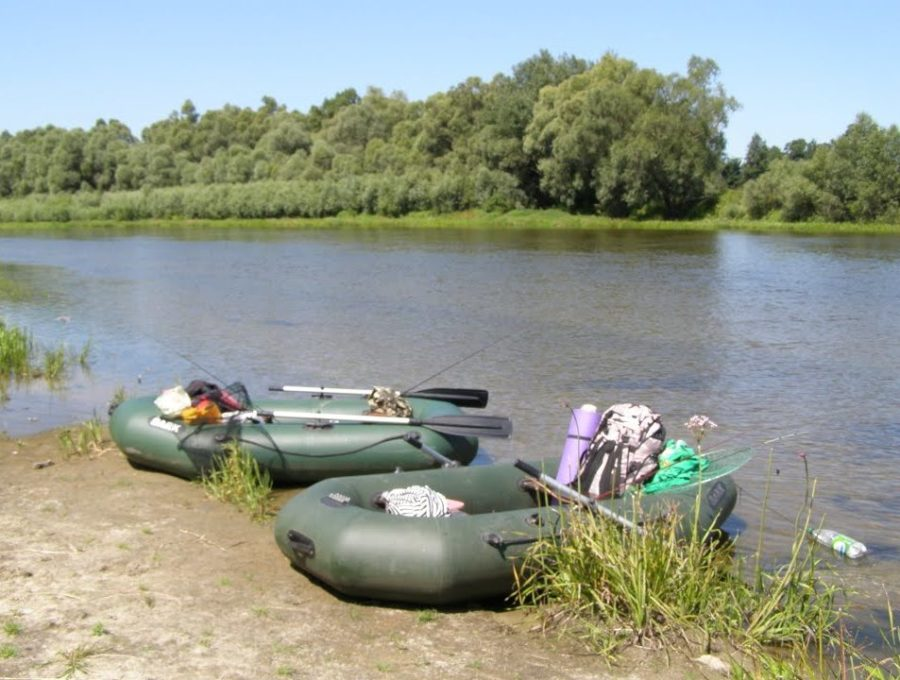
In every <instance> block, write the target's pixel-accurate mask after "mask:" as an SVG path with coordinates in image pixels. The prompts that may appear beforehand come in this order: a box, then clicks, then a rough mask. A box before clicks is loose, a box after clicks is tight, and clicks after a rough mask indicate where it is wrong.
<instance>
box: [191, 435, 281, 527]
mask: <svg viewBox="0 0 900 680" xmlns="http://www.w3.org/2000/svg"><path fill="white" fill-rule="evenodd" d="M200 483H201V484H202V485H203V488H204V490H205V491H206V493H207V494H208V495H210V496H211V497H212V498H215V499H217V500H220V501H223V502H225V503H231V504H232V505H235V506H237V508H238V509H240V510H241V511H243V512H246V513H247V514H248V515H250V518H251V519H253V520H254V521H256V522H262V521H264V520H266V519H268V518H269V517H271V515H272V514H273V501H272V479H271V477H270V476H269V473H268V472H266V471H264V470H260V467H259V464H258V463H257V462H256V460H255V459H254V458H253V457H252V456H251V455H250V454H248V453H247V452H246V451H245V450H244V449H242V448H241V447H240V445H238V444H236V443H235V442H230V443H228V444H227V445H226V446H225V449H224V451H223V453H222V454H221V455H219V456H217V457H216V466H215V467H214V468H213V469H212V470H211V471H209V472H208V473H207V474H206V475H204V476H203V478H202V479H201V480H200Z"/></svg>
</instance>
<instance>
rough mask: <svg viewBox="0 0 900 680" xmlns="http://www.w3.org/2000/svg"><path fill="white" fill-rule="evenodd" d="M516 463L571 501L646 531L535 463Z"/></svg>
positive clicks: (640, 531) (629, 526)
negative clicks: (539, 467)
mask: <svg viewBox="0 0 900 680" xmlns="http://www.w3.org/2000/svg"><path fill="white" fill-rule="evenodd" d="M514 465H515V466H516V467H517V468H519V469H520V470H521V471H522V472H524V473H525V474H528V475H531V476H532V477H534V478H535V479H538V480H540V482H541V483H542V484H544V485H545V486H547V487H549V488H550V489H552V490H553V492H554V493H556V494H557V495H559V496H561V497H563V498H566V499H568V500H570V501H573V502H575V503H578V504H579V505H581V506H584V507H585V508H587V509H588V510H593V511H595V512H599V513H600V514H602V515H606V516H607V517H609V518H610V519H612V520H614V521H616V522H618V523H619V524H621V525H622V526H623V527H625V528H626V529H630V530H631V531H636V532H637V533H639V534H643V533H644V528H643V527H641V526H638V525H637V524H635V523H634V522H632V521H631V520H630V519H628V518H627V517H623V516H622V515H619V514H617V513H615V512H613V511H612V510H610V509H609V508H607V507H606V506H605V505H601V504H600V503H597V502H596V501H595V500H594V499H593V498H590V497H589V496H585V495H584V494H582V493H579V492H578V491H576V490H575V489H573V488H572V487H570V486H566V485H565V484H563V483H562V482H560V481H559V480H557V479H556V478H554V477H551V476H550V475H547V474H544V473H543V472H541V471H540V470H538V469H537V468H536V467H534V466H533V465H530V464H529V463H526V462H525V461H523V460H516V462H515V463H514Z"/></svg>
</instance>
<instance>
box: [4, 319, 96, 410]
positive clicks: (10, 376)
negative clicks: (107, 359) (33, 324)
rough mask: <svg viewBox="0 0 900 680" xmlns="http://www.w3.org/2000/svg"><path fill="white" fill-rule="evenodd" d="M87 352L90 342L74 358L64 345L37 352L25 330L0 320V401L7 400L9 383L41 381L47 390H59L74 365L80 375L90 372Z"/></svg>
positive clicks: (39, 349) (29, 334)
mask: <svg viewBox="0 0 900 680" xmlns="http://www.w3.org/2000/svg"><path fill="white" fill-rule="evenodd" d="M90 351H91V343H90V341H88V342H86V343H85V345H84V347H83V348H82V350H81V351H80V352H79V353H77V354H73V353H71V352H69V351H68V350H67V349H66V348H65V346H64V345H60V346H59V347H56V348H51V349H42V348H39V347H38V346H37V344H36V343H35V342H34V340H33V338H32V336H31V333H29V332H28V331H27V330H25V329H22V328H16V327H14V326H7V325H6V323H4V321H3V320H2V319H0V401H5V400H6V399H8V398H9V384H10V382H22V381H27V380H37V379H40V378H43V379H44V380H46V381H47V384H48V385H49V386H50V387H52V388H58V387H60V386H61V385H62V383H63V382H64V381H65V379H66V376H67V373H68V370H69V368H70V366H71V365H72V364H73V362H77V363H78V365H79V366H80V367H81V369H82V370H83V371H87V370H88V369H89V368H90V362H89V357H90Z"/></svg>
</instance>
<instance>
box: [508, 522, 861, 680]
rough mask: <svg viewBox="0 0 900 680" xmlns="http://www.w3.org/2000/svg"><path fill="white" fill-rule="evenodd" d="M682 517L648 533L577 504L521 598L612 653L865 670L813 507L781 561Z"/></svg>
mask: <svg viewBox="0 0 900 680" xmlns="http://www.w3.org/2000/svg"><path fill="white" fill-rule="evenodd" d="M697 507H698V508H699V505H698V506H697ZM680 520H681V518H678V517H668V518H666V519H665V520H662V521H659V522H656V523H653V524H648V525H646V526H645V531H644V532H643V533H640V534H639V533H637V532H629V531H625V530H622V529H621V527H619V526H618V525H617V524H614V523H612V522H609V521H607V520H605V519H604V518H603V517H601V516H599V515H596V514H592V513H588V512H584V511H577V512H571V513H568V514H567V515H565V516H564V520H563V525H562V528H561V530H560V531H559V532H558V533H555V534H552V535H547V536H546V537H545V538H544V539H543V540H541V541H539V542H538V543H536V544H535V545H534V546H532V547H531V549H530V550H529V552H528V553H527V555H526V557H525V559H524V561H523V563H522V564H521V565H520V567H519V568H518V569H517V573H516V592H515V596H516V598H517V599H518V601H519V603H520V604H521V605H523V606H525V607H527V608H530V609H532V610H533V611H535V612H536V613H537V615H538V617H539V619H540V621H541V623H542V625H543V627H544V628H545V630H548V631H549V630H555V631H557V632H559V633H561V634H564V635H574V636H576V637H578V638H580V639H582V640H584V641H585V642H586V643H587V644H588V645H589V646H590V648H591V649H592V650H593V651H595V652H597V653H600V654H602V655H603V656H605V657H606V658H608V659H610V660H612V659H614V658H615V657H616V656H618V655H619V654H620V653H621V652H622V651H623V649H624V648H626V647H628V646H630V645H641V646H645V647H646V646H648V645H649V646H655V647H657V648H660V649H666V650H667V651H676V652H684V653H687V654H689V655H691V656H696V655H697V654H703V653H711V652H716V653H718V654H720V655H722V656H725V657H726V658H727V659H728V661H729V663H730V664H731V669H732V675H733V676H735V677H828V676H829V675H833V674H834V673H835V672H836V671H835V665H836V661H835V660H836V659H837V658H839V657H845V658H853V659H856V660H857V662H856V663H857V665H858V666H859V667H860V668H862V667H863V662H862V661H861V657H860V655H859V652H858V650H857V649H855V648H854V647H853V645H852V644H851V643H850V642H848V641H847V639H846V635H845V629H844V625H843V624H844V622H845V621H846V615H845V613H844V612H843V610H842V609H841V608H840V606H839V604H838V602H839V597H838V596H839V594H840V593H841V592H842V591H841V590H840V588H839V587H838V586H836V585H833V584H828V583H826V582H825V581H824V580H823V579H822V578H820V576H819V568H820V566H821V565H820V561H819V560H818V559H817V558H816V546H815V545H814V544H810V543H809V541H807V539H806V532H805V529H806V528H808V526H809V513H808V512H807V513H806V517H805V519H804V520H803V521H802V522H800V523H799V526H798V527H797V532H796V538H795V540H794V543H793V546H792V550H791V557H790V559H789V560H788V561H787V563H786V564H784V565H782V566H780V567H778V568H776V569H772V570H766V569H765V568H764V567H763V566H762V565H761V562H759V561H756V560H753V559H752V558H750V559H746V558H738V557H736V556H735V552H734V550H733V544H731V543H730V542H729V541H724V540H717V539H721V535H720V536H716V535H700V534H699V533H698V532H697V531H696V529H695V530H694V532H693V534H692V535H691V536H689V537H687V538H684V537H683V535H680V534H679V532H678V531H677V528H678V526H679V523H680ZM694 526H695V527H696V526H697V522H696V518H695V522H694Z"/></svg>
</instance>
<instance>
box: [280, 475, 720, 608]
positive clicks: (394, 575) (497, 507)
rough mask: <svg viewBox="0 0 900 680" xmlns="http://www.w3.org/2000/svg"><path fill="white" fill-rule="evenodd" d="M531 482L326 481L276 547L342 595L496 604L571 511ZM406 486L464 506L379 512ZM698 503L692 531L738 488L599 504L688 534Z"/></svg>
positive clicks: (299, 500) (297, 502) (693, 489)
mask: <svg viewBox="0 0 900 680" xmlns="http://www.w3.org/2000/svg"><path fill="white" fill-rule="evenodd" d="M557 463H558V459H555V458H554V459H546V460H543V461H537V462H535V463H533V467H536V468H538V470H542V471H547V470H551V469H552V470H556V467H557ZM524 465H526V467H527V466H528V465H529V464H524ZM531 478H533V475H529V474H525V473H524V472H522V470H521V469H520V468H518V467H516V466H515V465H514V464H511V463H497V464H494V465H476V466H470V467H466V468H455V469H444V470H423V471H417V472H400V473H396V474H378V475H367V476H353V477H344V478H341V479H328V480H325V481H322V482H319V483H317V484H314V485H313V486H311V487H309V488H308V489H306V490H305V491H303V492H301V493H299V494H298V495H296V496H295V497H294V498H292V499H291V500H290V501H288V502H287V503H286V504H285V506H284V507H283V508H282V509H281V511H280V512H279V514H278V517H277V518H276V522H275V540H276V541H277V543H278V545H279V547H280V548H281V550H282V552H283V553H284V554H285V555H286V556H287V557H288V558H289V559H290V561H291V563H292V564H293V565H294V566H295V567H297V568H298V569H299V570H301V571H303V572H305V573H307V574H309V575H310V576H313V577H315V578H316V579H319V580H320V581H322V582H324V583H326V584H327V585H329V586H330V587H332V588H333V589H334V590H336V591H338V592H340V593H343V594H345V595H350V596H354V597H362V598H371V599H376V600H387V601H397V602H411V603H416V604H427V605H447V604H453V603H460V602H469V601H478V600H484V599H488V598H497V597H503V596H507V595H509V594H510V593H511V591H512V587H513V578H514V576H513V569H514V566H515V564H516V563H517V562H518V561H520V560H521V558H522V556H523V555H524V552H525V551H526V550H527V548H528V546H529V545H530V544H532V543H534V541H535V540H537V539H538V538H539V537H540V536H542V535H545V534H547V533H548V532H551V533H552V532H557V531H559V527H560V524H561V522H564V519H565V516H566V513H568V512H571V508H572V507H576V506H572V505H548V503H547V497H546V496H545V495H544V494H541V493H537V492H536V491H535V490H534V487H533V485H530V484H526V483H525V482H526V480H529V479H531ZM412 486H427V487H429V488H430V489H432V490H434V491H437V492H439V493H440V494H442V495H443V496H445V497H446V498H448V499H455V500H458V501H462V502H463V503H464V506H463V512H461V513H451V514H450V515H449V516H442V517H433V516H432V517H409V516H398V515H396V514H389V513H387V512H385V511H384V509H382V507H381V505H382V504H383V498H384V496H383V494H384V493H385V492H386V491H391V490H394V489H398V488H400V489H403V488H409V487H412ZM698 499H699V503H700V505H699V514H698V515H697V517H698V528H699V530H700V532H705V531H707V530H711V529H714V528H717V527H719V526H720V525H721V524H722V522H724V521H725V519H726V518H727V517H728V516H729V515H730V514H731V511H732V510H733V508H734V505H735V501H736V499H737V490H736V486H735V484H734V482H733V481H732V479H731V477H729V476H727V475H725V476H721V477H718V478H715V479H713V478H710V479H709V480H708V481H703V482H702V483H700V482H695V483H689V484H686V485H683V486H680V487H675V488H673V489H670V490H667V491H664V492H659V493H656V494H644V493H641V494H639V495H636V496H635V495H633V494H631V493H626V494H625V495H624V496H623V497H621V498H617V499H614V500H608V501H602V502H601V503H599V505H601V506H602V508H600V510H601V511H604V512H605V511H607V510H608V511H609V512H612V513H614V514H616V515H617V516H618V517H619V518H620V520H624V522H625V523H628V522H636V523H640V522H644V521H648V520H653V519H654V518H658V517H660V516H662V515H664V514H667V513H670V512H673V511H674V512H677V513H678V514H680V515H681V516H682V518H685V519H683V520H682V522H681V525H680V531H681V532H682V533H685V532H688V531H690V530H691V522H690V518H692V517H693V516H694V515H693V511H694V507H695V505H694V504H695V502H696V501H697V500H698ZM604 509H605V510H604ZM638 530H640V529H638Z"/></svg>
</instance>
